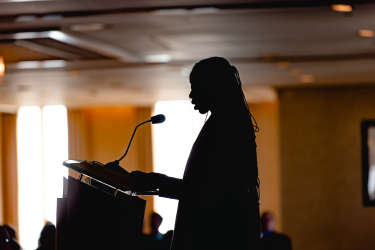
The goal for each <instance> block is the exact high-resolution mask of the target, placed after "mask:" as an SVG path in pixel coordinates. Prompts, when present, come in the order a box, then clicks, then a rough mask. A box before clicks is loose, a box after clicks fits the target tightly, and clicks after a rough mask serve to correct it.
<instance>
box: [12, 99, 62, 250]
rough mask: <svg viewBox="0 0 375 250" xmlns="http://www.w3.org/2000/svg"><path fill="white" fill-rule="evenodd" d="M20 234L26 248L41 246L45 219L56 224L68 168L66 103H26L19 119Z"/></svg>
mask: <svg viewBox="0 0 375 250" xmlns="http://www.w3.org/2000/svg"><path fill="white" fill-rule="evenodd" d="M17 147H18V193H19V195H18V199H19V201H18V202H19V206H18V207H19V211H18V212H19V236H20V243H21V246H22V247H23V249H25V250H34V249H36V248H37V247H38V239H39V235H40V231H41V230H42V228H43V226H44V224H45V221H50V222H52V223H54V224H56V199H57V198H58V197H62V177H63V176H67V175H68V170H67V169H66V168H64V167H63V166H62V165H61V164H62V162H63V161H64V160H67V159H68V123H67V110H66V107H65V106H63V105H50V106H45V107H44V108H43V112H42V111H41V109H40V108H39V107H37V106H24V107H21V108H20V109H19V112H18V121H17Z"/></svg>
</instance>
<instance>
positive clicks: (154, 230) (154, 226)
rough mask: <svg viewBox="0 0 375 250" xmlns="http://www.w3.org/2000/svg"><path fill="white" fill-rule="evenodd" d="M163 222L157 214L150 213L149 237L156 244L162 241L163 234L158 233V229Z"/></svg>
mask: <svg viewBox="0 0 375 250" xmlns="http://www.w3.org/2000/svg"><path fill="white" fill-rule="evenodd" d="M162 222H163V217H161V216H160V214H158V213H152V215H151V224H150V227H151V233H150V234H149V236H150V237H151V238H152V239H153V240H154V241H157V242H160V241H161V240H162V239H163V234H161V233H160V232H159V227H160V225H161V223H162Z"/></svg>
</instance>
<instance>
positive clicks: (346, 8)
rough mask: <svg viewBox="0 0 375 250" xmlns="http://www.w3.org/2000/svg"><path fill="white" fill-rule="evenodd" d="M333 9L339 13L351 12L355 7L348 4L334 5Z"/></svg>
mask: <svg viewBox="0 0 375 250" xmlns="http://www.w3.org/2000/svg"><path fill="white" fill-rule="evenodd" d="M331 9H332V10H334V11H339V12H351V11H352V10H353V7H352V6H350V5H348V4H333V5H332V6H331Z"/></svg>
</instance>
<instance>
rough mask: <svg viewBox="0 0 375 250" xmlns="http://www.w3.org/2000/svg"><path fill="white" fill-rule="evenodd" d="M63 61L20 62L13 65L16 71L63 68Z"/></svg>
mask: <svg viewBox="0 0 375 250" xmlns="http://www.w3.org/2000/svg"><path fill="white" fill-rule="evenodd" d="M66 65H67V62H66V61H65V60H45V61H22V62H18V63H16V64H15V68H16V69H38V68H63V67H65V66H66Z"/></svg>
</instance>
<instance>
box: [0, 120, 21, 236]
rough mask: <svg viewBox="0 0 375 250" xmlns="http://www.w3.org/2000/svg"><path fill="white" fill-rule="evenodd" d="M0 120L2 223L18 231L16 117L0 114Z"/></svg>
mask: <svg viewBox="0 0 375 250" xmlns="http://www.w3.org/2000/svg"><path fill="white" fill-rule="evenodd" d="M0 120H1V121H0V122H1V130H0V132H1V141H0V142H1V143H0V144H1V151H0V164H1V189H2V193H1V198H2V212H3V216H2V217H3V218H2V223H4V224H8V225H12V226H14V228H15V229H16V231H18V182H17V146H16V123H17V116H16V115H14V114H0ZM17 236H18V234H17Z"/></svg>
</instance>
